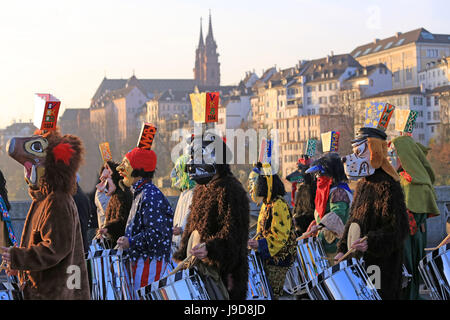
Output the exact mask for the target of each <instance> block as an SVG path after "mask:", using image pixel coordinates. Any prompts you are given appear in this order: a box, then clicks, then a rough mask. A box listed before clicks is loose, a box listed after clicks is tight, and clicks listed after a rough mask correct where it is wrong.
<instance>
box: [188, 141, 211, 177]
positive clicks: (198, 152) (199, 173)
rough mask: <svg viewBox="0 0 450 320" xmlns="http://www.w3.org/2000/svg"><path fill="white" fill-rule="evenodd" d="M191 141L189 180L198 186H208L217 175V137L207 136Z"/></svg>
mask: <svg viewBox="0 0 450 320" xmlns="http://www.w3.org/2000/svg"><path fill="white" fill-rule="evenodd" d="M197 139H199V138H193V139H191V142H190V145H189V154H190V159H189V160H188V162H187V163H186V168H187V172H188V174H189V179H191V180H193V181H195V182H196V183H198V184H207V183H208V182H210V181H211V180H212V178H213V176H214V175H215V174H216V172H217V171H216V144H217V143H215V142H216V141H215V140H216V136H214V135H211V134H206V135H205V136H204V137H203V139H202V140H200V139H199V140H200V141H198V140H197Z"/></svg>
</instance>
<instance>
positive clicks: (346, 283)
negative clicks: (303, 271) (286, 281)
mask: <svg viewBox="0 0 450 320" xmlns="http://www.w3.org/2000/svg"><path fill="white" fill-rule="evenodd" d="M308 294H309V297H310V298H311V300H381V298H380V296H379V294H378V292H377V290H376V288H375V287H374V285H373V284H372V282H371V280H370V279H369V277H368V275H367V273H366V271H365V270H364V268H363V264H362V262H361V261H358V260H356V259H354V258H353V259H351V260H344V261H342V262H340V263H339V264H336V265H334V266H333V267H329V268H327V269H326V270H324V271H323V272H322V273H320V274H319V275H318V276H317V277H316V278H315V279H313V280H312V281H310V282H309V283H308Z"/></svg>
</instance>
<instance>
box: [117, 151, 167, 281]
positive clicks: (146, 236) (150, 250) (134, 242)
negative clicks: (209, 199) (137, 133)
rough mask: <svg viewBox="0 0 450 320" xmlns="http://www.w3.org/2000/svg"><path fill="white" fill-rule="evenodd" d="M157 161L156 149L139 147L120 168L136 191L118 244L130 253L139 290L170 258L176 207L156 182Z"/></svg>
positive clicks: (162, 271)
mask: <svg viewBox="0 0 450 320" xmlns="http://www.w3.org/2000/svg"><path fill="white" fill-rule="evenodd" d="M156 162H157V157H156V153H155V152H154V151H153V150H150V149H143V148H139V147H136V148H134V149H132V150H131V151H130V152H128V153H127V154H126V155H125V157H124V158H123V160H122V163H121V164H120V165H119V166H118V167H117V171H118V172H119V174H120V175H121V176H122V178H123V184H124V185H125V186H127V187H130V188H131V192H132V194H133V203H132V206H131V210H130V214H129V216H128V220H127V224H126V227H125V235H124V236H122V237H120V238H119V239H118V240H117V245H118V246H119V247H120V248H123V249H127V250H128V252H129V256H130V257H131V261H132V272H133V278H134V288H135V289H136V290H137V289H139V288H141V287H144V286H146V285H148V284H151V283H152V282H154V281H157V280H159V278H160V277H161V275H162V274H164V272H165V269H166V267H167V263H168V262H169V259H170V247H171V240H172V223H173V210H172V208H171V206H170V204H169V201H168V200H167V199H166V197H165V196H164V195H163V194H162V192H161V191H160V190H159V189H158V188H157V187H156V186H155V185H154V184H153V182H152V179H153V176H154V173H155V169H156Z"/></svg>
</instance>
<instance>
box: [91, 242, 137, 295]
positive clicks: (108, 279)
mask: <svg viewBox="0 0 450 320" xmlns="http://www.w3.org/2000/svg"><path fill="white" fill-rule="evenodd" d="M94 242H95V240H94ZM94 242H93V244H92V245H91V247H90V250H89V252H88V256H87V259H86V260H87V261H86V262H87V266H88V270H89V272H90V276H91V279H92V286H91V299H93V300H133V299H135V298H136V296H135V293H134V290H133V280H132V279H131V277H130V275H131V264H130V261H129V258H128V256H127V255H126V254H125V253H124V252H123V251H122V250H121V249H119V250H116V249H101V246H99V245H98V242H95V243H94Z"/></svg>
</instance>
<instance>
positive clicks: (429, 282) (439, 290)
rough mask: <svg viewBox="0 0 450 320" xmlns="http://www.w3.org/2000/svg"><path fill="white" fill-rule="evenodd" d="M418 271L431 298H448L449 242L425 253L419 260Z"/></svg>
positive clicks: (449, 272) (449, 283) (449, 295)
mask: <svg viewBox="0 0 450 320" xmlns="http://www.w3.org/2000/svg"><path fill="white" fill-rule="evenodd" d="M419 272H420V275H421V276H422V278H423V280H424V282H425V285H426V286H427V287H428V288H429V289H430V294H431V298H432V299H433V300H449V299H450V244H447V245H445V246H442V247H440V248H439V249H437V250H433V251H431V252H429V253H427V255H426V256H425V257H424V258H423V259H422V260H421V261H420V262H419Z"/></svg>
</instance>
